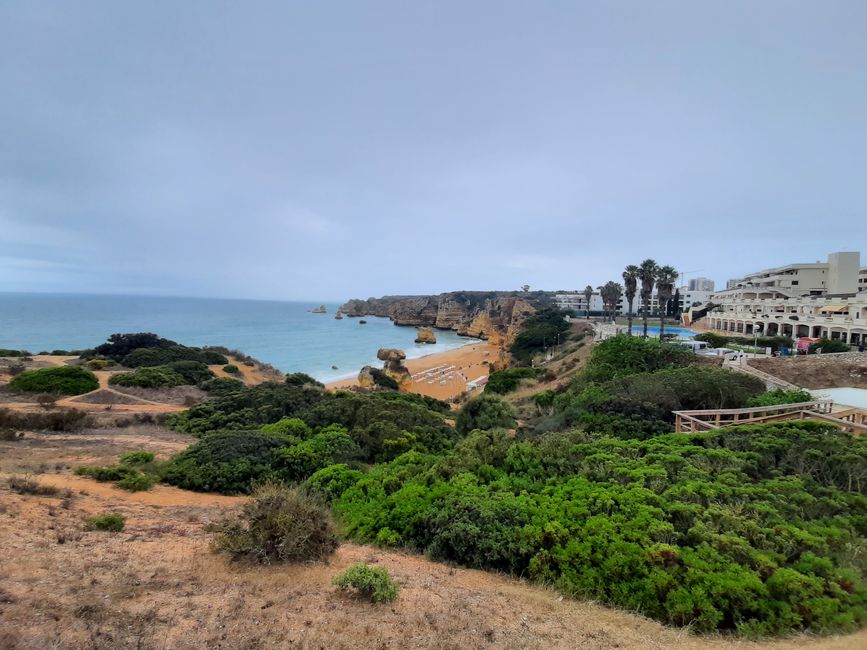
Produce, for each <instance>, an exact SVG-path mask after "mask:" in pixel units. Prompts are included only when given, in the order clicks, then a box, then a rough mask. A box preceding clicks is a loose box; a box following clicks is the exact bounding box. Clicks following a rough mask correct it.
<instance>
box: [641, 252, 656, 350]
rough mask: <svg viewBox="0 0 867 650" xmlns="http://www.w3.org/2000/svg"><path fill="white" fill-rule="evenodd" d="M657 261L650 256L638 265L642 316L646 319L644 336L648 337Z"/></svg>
mask: <svg viewBox="0 0 867 650" xmlns="http://www.w3.org/2000/svg"><path fill="white" fill-rule="evenodd" d="M656 270H657V266H656V262H654V261H653V260H652V259H650V258H648V259H646V260H644V261H643V262H642V263H641V264H639V265H638V279H639V280H641V318H642V320H643V321H644V338H647V316H648V315H649V312H650V298H651V297H652V296H653V283H654V282H656Z"/></svg>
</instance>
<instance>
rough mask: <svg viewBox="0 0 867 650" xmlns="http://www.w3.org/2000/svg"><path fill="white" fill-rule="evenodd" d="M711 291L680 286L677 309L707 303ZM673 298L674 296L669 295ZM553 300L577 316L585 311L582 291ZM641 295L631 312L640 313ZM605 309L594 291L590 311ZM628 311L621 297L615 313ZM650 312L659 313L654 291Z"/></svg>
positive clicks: (599, 296) (558, 295)
mask: <svg viewBox="0 0 867 650" xmlns="http://www.w3.org/2000/svg"><path fill="white" fill-rule="evenodd" d="M711 295H713V294H712V292H710V291H691V290H689V289H687V288H686V287H681V288H680V301H679V303H678V308H679V309H678V310H679V311H688V310H689V309H690V308H691V307H692V306H693V305H698V304H703V303H707V302H708V300H710V297H711ZM671 299H672V300H674V296H672V297H671ZM554 302H555V303H556V305H557V307H559V308H560V309H572V310H574V311H575V313H576V314H577V315H578V316H583V315H584V314H585V313H586V311H587V307H586V300H585V298H584V293H583V292H575V293H558V294H556V295H555V296H554ZM641 307H642V305H641V297H640V295H638V294H636V296H635V300H634V301H633V304H632V314H633V316H637V315H639V314H640V313H641ZM604 310H605V306H604V304H603V303H602V296H601V295H600V294H599V292H598V291H597V292H594V293H593V296H592V297H591V298H590V313H591V314H601V313H602V312H603V311H604ZM628 313H629V305H628V304H627V302H626V298H625V297H622V298H621V299H620V301H619V302H618V303H617V314H618V315H623V316H625V315H627V314H628ZM650 314H651V315H652V316H658V315H659V297H658V295H657V293H656V292H655V291H654V292H653V294H652V295H651V298H650Z"/></svg>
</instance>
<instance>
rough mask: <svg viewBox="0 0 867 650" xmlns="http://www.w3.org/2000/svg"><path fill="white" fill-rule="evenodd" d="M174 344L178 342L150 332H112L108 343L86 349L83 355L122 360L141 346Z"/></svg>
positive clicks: (164, 346) (161, 346) (168, 345)
mask: <svg viewBox="0 0 867 650" xmlns="http://www.w3.org/2000/svg"><path fill="white" fill-rule="evenodd" d="M173 345H177V343H175V342H174V341H170V340H169V339H164V338H162V337H159V336H157V335H156V334H152V333H150V332H139V333H137V334H112V335H111V336H109V337H108V342H107V343H103V344H102V345H98V346H96V347H95V348H93V349H92V350H85V351H84V352H83V353H82V357H88V358H90V357H107V358H109V359H113V360H115V361H120V360H121V359H123V358H124V357H125V356H126V355H128V354H129V353H130V352H132V351H133V350H138V349H139V348H167V347H171V346H173Z"/></svg>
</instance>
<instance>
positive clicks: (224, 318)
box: [0, 293, 476, 381]
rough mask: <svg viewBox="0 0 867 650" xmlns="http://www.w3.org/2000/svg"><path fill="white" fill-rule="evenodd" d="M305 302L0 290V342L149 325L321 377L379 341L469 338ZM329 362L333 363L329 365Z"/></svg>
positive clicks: (452, 342)
mask: <svg viewBox="0 0 867 650" xmlns="http://www.w3.org/2000/svg"><path fill="white" fill-rule="evenodd" d="M315 306H318V303H317V304H313V303H300V302H272V301H258V300H255V301H254V300H222V299H202V298H157V297H141V296H94V295H69V294H62V295H61V294H14V293H0V348H12V349H25V350H30V351H31V352H34V353H35V352H39V351H42V350H49V351H50V350H53V349H58V348H63V349H79V348H89V347H93V346H95V345H99V344H100V343H102V342H104V341H105V339H106V338H107V337H108V335H109V334H112V333H114V332H155V333H157V334H159V335H160V336H164V337H166V338H170V339H174V340H176V341H178V342H180V343H185V344H187V345H224V346H226V347H228V348H234V349H238V350H241V351H243V352H245V353H247V354H249V355H251V356H253V357H256V358H257V359H260V360H261V361H264V362H266V363H270V364H271V365H273V366H275V367H277V368H279V369H280V370H282V371H284V372H293V371H302V372H306V373H309V374H311V375H313V376H314V377H316V378H317V379H319V380H321V381H329V380H332V379H337V378H340V377H346V376H350V375H354V374H356V373H357V372H358V370H359V369H360V368H361V367H362V366H364V365H376V366H381V365H382V362H381V361H378V360H377V359H376V351H377V350H378V349H379V348H383V347H388V348H392V347H393V348H400V349H401V350H404V351H405V352H406V353H407V356H408V357H410V358H415V357H421V356H425V355H426V354H432V353H434V352H442V351H445V350H451V349H454V348H457V347H461V346H462V345H466V344H468V343H474V342H476V339H470V338H466V337H460V336H458V335H457V334H455V333H454V332H452V331H443V330H437V331H436V334H437V343H436V344H435V345H422V344H416V343H414V342H413V341H414V339H415V336H416V328H414V327H398V326H396V325H394V324H392V323H391V321H389V320H388V319H386V318H374V317H370V316H368V317H366V318H365V319H364V320H366V321H367V324H366V325H360V324H359V322H358V321H359V320H360V319H358V318H344V319H343V320H335V318H334V312H335V311H336V309H337V307H338V305H337V304H335V303H332V304H326V307H327V308H328V313H327V314H311V313H310V312H309V311H308V310H309V309H311V308H313V307H315ZM331 366H337V370H334V369H332V367H331Z"/></svg>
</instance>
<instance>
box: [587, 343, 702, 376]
mask: <svg viewBox="0 0 867 650" xmlns="http://www.w3.org/2000/svg"><path fill="white" fill-rule="evenodd" d="M694 358H695V355H693V353H692V352H690V351H689V350H686V349H684V348H683V347H680V346H676V345H669V344H667V343H664V342H660V341H659V340H657V339H650V338H648V339H644V338H641V337H639V336H627V335H625V334H621V335H619V336H613V337H611V338H609V339H606V340H604V341H602V342H601V343H599V344H598V345H596V347H594V348H593V352H592V353H591V355H590V359H589V360H588V362H587V367H586V368H585V370H584V378H585V379H586V380H588V381H608V380H610V379H616V378H617V377H623V376H626V375H633V374H637V373H646V372H655V371H657V370H663V369H665V368H675V367H682V366H686V365H689V364H690V363H692V361H693V359H694Z"/></svg>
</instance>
